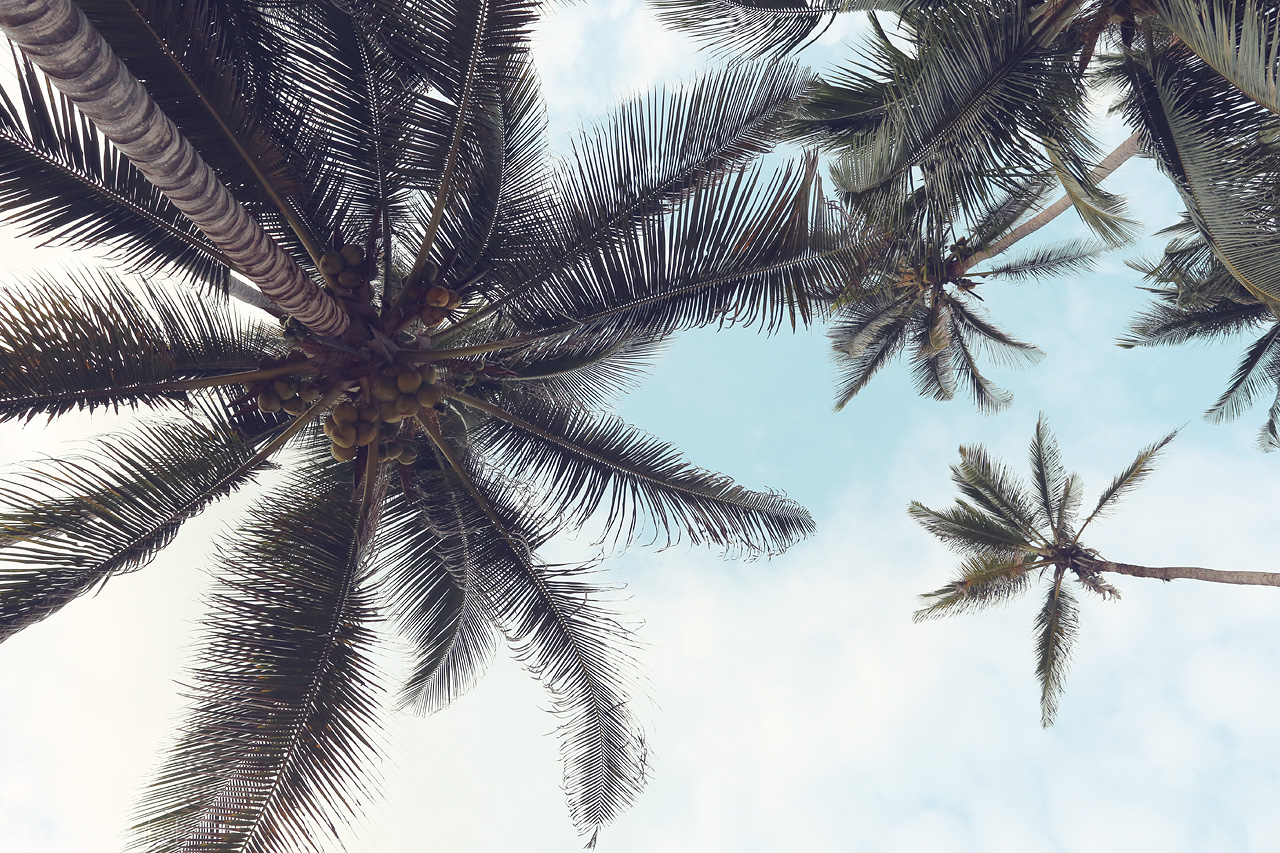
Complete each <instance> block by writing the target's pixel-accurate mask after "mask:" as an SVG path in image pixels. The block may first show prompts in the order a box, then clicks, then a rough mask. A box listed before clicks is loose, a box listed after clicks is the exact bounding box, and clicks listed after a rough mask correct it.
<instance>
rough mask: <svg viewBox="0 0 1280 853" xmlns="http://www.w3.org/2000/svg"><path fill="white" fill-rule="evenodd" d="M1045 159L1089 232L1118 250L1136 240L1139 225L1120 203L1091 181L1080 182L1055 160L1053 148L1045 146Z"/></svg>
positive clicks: (1061, 163) (1056, 157) (1054, 145)
mask: <svg viewBox="0 0 1280 853" xmlns="http://www.w3.org/2000/svg"><path fill="white" fill-rule="evenodd" d="M1045 153H1046V156H1047V157H1048V158H1049V163H1050V164H1051V165H1052V166H1053V171H1054V174H1055V175H1056V176H1057V178H1058V182H1059V183H1060V184H1061V185H1062V189H1063V190H1064V191H1065V192H1066V194H1067V198H1069V199H1071V206H1072V207H1073V208H1075V211H1076V214H1077V215H1078V216H1079V217H1080V221H1081V222H1083V223H1084V224H1085V225H1086V226H1087V227H1088V228H1089V230H1090V231H1092V232H1093V233H1094V234H1097V235H1098V236H1099V237H1100V238H1102V240H1104V241H1105V242H1106V243H1107V245H1109V246H1111V247H1116V246H1122V245H1124V244H1125V243H1128V242H1129V241H1130V240H1132V239H1133V238H1134V237H1136V236H1137V234H1138V230H1139V228H1140V227H1141V223H1139V222H1137V221H1135V220H1133V219H1130V218H1129V217H1127V216H1125V203H1124V199H1122V198H1120V197H1119V196H1117V195H1113V194H1112V193H1109V192H1107V191H1105V190H1103V189H1102V188H1101V187H1099V186H1097V185H1096V184H1095V183H1094V182H1093V181H1092V180H1091V179H1084V180H1082V179H1081V178H1080V177H1079V176H1078V175H1076V174H1074V173H1073V172H1072V170H1071V169H1070V168H1068V167H1067V166H1066V165H1065V164H1064V163H1063V162H1062V159H1061V158H1060V157H1059V156H1058V153H1057V146H1056V144H1054V143H1053V142H1050V143H1049V144H1047V145H1046V146H1045Z"/></svg>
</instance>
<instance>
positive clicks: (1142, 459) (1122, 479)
mask: <svg viewBox="0 0 1280 853" xmlns="http://www.w3.org/2000/svg"><path fill="white" fill-rule="evenodd" d="M1177 434H1178V431H1177V430H1174V431H1173V432H1171V433H1169V434H1168V435H1166V436H1165V437H1164V438H1162V439H1160V440H1159V441H1157V442H1155V443H1154V444H1150V445H1148V446H1146V447H1144V448H1143V449H1142V450H1141V451H1140V452H1139V453H1138V455H1137V457H1136V458H1135V459H1134V460H1133V461H1132V462H1130V463H1129V465H1128V467H1126V468H1125V469H1124V470H1123V471H1121V472H1120V473H1119V474H1117V475H1116V476H1115V479H1113V480H1112V481H1111V485H1109V486H1107V488H1106V489H1105V490H1104V491H1103V492H1102V494H1101V495H1100V496H1099V497H1098V505H1097V506H1096V507H1094V509H1093V512H1091V513H1089V517H1088V518H1086V519H1085V520H1084V524H1082V525H1080V533H1083V532H1084V529H1085V528H1086V527H1088V526H1089V522H1091V521H1093V520H1094V519H1095V518H1098V517H1099V516H1102V515H1105V514H1106V513H1107V512H1109V511H1110V510H1111V509H1112V508H1113V507H1114V506H1115V504H1116V502H1117V501H1119V500H1120V498H1122V497H1124V496H1125V495H1126V494H1128V493H1129V492H1131V491H1133V489H1135V488H1137V487H1138V486H1139V485H1140V484H1141V483H1142V481H1143V480H1145V479H1146V478H1147V475H1149V474H1150V473H1151V471H1152V470H1153V468H1154V467H1155V460H1156V457H1157V456H1159V455H1160V451H1162V450H1164V448H1165V446H1166V445H1168V444H1169V442H1171V441H1173V439H1174V437H1175V436H1176V435H1177ZM1080 533H1077V534H1076V538H1077V539H1079V537H1080Z"/></svg>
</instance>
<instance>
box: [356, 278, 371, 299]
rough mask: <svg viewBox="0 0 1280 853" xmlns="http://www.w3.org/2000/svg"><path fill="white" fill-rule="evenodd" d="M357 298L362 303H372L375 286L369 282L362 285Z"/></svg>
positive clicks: (357, 290) (357, 289)
mask: <svg viewBox="0 0 1280 853" xmlns="http://www.w3.org/2000/svg"><path fill="white" fill-rule="evenodd" d="M355 297H356V299H358V300H360V301H361V302H372V301H373V285H372V284H370V283H369V282H367V281H366V282H363V283H361V285H360V286H359V287H358V288H356V292H355Z"/></svg>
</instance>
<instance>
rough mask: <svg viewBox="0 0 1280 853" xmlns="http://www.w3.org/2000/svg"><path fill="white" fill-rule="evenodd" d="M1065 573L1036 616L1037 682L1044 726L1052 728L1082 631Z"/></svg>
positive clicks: (1057, 578)
mask: <svg viewBox="0 0 1280 853" xmlns="http://www.w3.org/2000/svg"><path fill="white" fill-rule="evenodd" d="M1062 574H1063V570H1062V569H1059V570H1057V571H1056V572H1055V574H1054V583H1053V586H1051V587H1050V588H1049V594H1048V595H1047V596H1046V597H1045V602H1044V606H1043V607H1041V608H1040V612H1039V613H1037V614H1036V626H1035V630H1036V680H1037V681H1038V682H1039V683H1040V725H1042V726H1044V727H1045V728H1048V727H1049V726H1051V725H1053V721H1054V718H1055V717H1057V715H1058V700H1059V699H1060V698H1061V697H1062V693H1063V688H1064V684H1065V679H1066V675H1067V667H1068V666H1069V665H1070V663H1071V646H1072V644H1073V643H1074V642H1075V639H1076V634H1077V633H1078V631H1079V626H1080V623H1079V619H1078V617H1077V608H1076V600H1075V596H1073V595H1072V594H1071V591H1070V590H1068V589H1067V588H1066V587H1064V586H1063V585H1062Z"/></svg>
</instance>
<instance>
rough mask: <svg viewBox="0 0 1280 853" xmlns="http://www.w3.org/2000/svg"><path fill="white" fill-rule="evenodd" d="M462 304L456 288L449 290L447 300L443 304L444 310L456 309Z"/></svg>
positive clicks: (460, 295)
mask: <svg viewBox="0 0 1280 853" xmlns="http://www.w3.org/2000/svg"><path fill="white" fill-rule="evenodd" d="M461 305H462V294H461V293H459V292H458V291H456V290H450V291H449V301H448V302H446V303H445V304H444V310H446V311H456V310H457V309H458V308H459V307H460V306H461Z"/></svg>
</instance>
